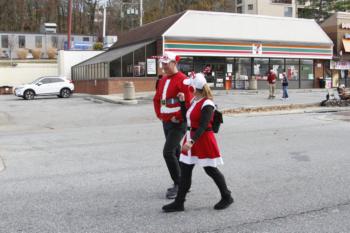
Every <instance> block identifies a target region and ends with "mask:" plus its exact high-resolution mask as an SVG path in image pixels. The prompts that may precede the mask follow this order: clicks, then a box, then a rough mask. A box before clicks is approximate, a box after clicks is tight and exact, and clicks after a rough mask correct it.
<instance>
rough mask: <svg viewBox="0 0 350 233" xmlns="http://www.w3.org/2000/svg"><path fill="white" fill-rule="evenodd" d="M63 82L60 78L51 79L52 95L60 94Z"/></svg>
mask: <svg viewBox="0 0 350 233" xmlns="http://www.w3.org/2000/svg"><path fill="white" fill-rule="evenodd" d="M64 84H65V82H64V80H63V79H61V78H53V79H52V83H51V90H52V93H56V94H58V93H60V91H61V89H62V87H63V86H64Z"/></svg>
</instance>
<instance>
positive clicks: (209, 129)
mask: <svg viewBox="0 0 350 233" xmlns="http://www.w3.org/2000/svg"><path fill="white" fill-rule="evenodd" d="M197 129H198V128H192V127H187V130H189V131H196V130H197ZM212 130H213V129H212V128H206V129H205V131H212Z"/></svg>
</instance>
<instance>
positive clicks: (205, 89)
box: [200, 84, 213, 100]
mask: <svg viewBox="0 0 350 233" xmlns="http://www.w3.org/2000/svg"><path fill="white" fill-rule="evenodd" d="M200 92H201V94H202V96H203V97H205V98H207V99H210V100H213V92H212V91H211V89H210V87H209V86H208V84H204V86H203V89H202V90H201V91H200Z"/></svg>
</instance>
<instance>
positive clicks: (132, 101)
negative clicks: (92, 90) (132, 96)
mask: <svg viewBox="0 0 350 233" xmlns="http://www.w3.org/2000/svg"><path fill="white" fill-rule="evenodd" d="M85 99H86V100H91V101H94V102H96V100H101V101H104V102H108V103H112V104H124V105H135V104H137V103H138V101H137V100H123V99H120V100H112V99H109V98H104V97H101V96H89V97H85ZM97 103H99V102H97Z"/></svg>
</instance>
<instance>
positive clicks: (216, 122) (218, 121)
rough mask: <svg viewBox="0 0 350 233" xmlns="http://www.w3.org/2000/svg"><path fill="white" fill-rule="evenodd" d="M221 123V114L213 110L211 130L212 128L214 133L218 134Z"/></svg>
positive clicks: (222, 121)
mask: <svg viewBox="0 0 350 233" xmlns="http://www.w3.org/2000/svg"><path fill="white" fill-rule="evenodd" d="M222 123H224V120H223V117H222V112H220V111H219V110H217V108H215V110H214V118H213V124H212V128H213V131H214V133H218V132H219V129H220V125H221V124H222Z"/></svg>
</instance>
